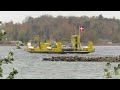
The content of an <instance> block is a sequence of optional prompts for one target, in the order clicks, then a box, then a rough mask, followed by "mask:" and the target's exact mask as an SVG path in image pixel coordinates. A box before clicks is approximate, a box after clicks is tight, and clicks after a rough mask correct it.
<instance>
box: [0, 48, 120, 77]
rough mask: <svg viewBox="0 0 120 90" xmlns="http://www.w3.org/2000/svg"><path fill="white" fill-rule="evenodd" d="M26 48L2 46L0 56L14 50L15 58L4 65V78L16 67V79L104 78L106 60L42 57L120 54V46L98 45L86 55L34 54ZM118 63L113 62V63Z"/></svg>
mask: <svg viewBox="0 0 120 90" xmlns="http://www.w3.org/2000/svg"><path fill="white" fill-rule="evenodd" d="M24 49H25V47H22V49H20V50H18V49H16V47H14V46H0V58H4V57H5V56H7V55H8V52H9V51H13V52H14V59H15V61H14V62H13V64H12V65H11V64H10V65H3V68H4V74H3V75H4V77H3V78H5V77H6V76H8V74H9V72H10V71H12V68H13V67H14V68H15V69H17V70H18V72H19V73H18V74H17V75H16V76H15V79H104V68H105V64H106V62H61V61H59V62H51V61H42V59H43V58H45V57H51V56H73V55H78V56H103V55H120V46H96V47H95V49H96V51H95V52H94V53H90V54H84V55H83V54H64V55H60V54H37V53H35V54H33V53H28V52H25V51H24ZM117 64H118V63H113V65H117ZM119 77H120V76H119ZM115 78H116V77H115Z"/></svg>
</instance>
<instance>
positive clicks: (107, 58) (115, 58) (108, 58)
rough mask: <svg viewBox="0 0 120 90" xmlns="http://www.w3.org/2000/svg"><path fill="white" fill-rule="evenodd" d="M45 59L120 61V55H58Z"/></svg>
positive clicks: (44, 59) (45, 59)
mask: <svg viewBox="0 0 120 90" xmlns="http://www.w3.org/2000/svg"><path fill="white" fill-rule="evenodd" d="M43 61H69V62H70V61H74V62H75V61H81V62H88V61H89V62H120V55H119V56H101V57H98V56H94V57H93V56H92V57H90V56H88V57H78V56H58V57H51V58H43Z"/></svg>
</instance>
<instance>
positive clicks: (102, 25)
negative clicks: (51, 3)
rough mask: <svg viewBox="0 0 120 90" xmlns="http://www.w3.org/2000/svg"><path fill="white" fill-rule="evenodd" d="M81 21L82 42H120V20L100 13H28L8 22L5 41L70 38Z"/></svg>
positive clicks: (68, 39)
mask: <svg viewBox="0 0 120 90" xmlns="http://www.w3.org/2000/svg"><path fill="white" fill-rule="evenodd" d="M79 25H83V26H84V28H85V30H84V31H83V32H81V42H83V43H87V42H88V41H93V42H94V43H102V42H113V43H119V42H120V20H119V19H115V18H114V17H113V18H105V17H103V16H102V15H99V16H92V17H88V16H80V17H75V16H69V17H65V16H57V17H53V16H51V15H43V16H40V17H37V18H33V17H31V16H30V17H26V18H25V20H24V21H23V22H22V23H15V24H14V23H13V22H12V21H11V22H7V23H4V27H3V29H4V30H6V32H7V35H6V36H5V37H4V39H3V41H4V42H5V41H6V42H7V41H11V40H19V41H22V42H24V43H27V42H28V41H29V40H34V41H35V42H38V41H39V38H40V40H43V41H44V42H45V41H53V40H55V41H61V42H70V40H71V39H70V38H71V35H72V34H75V32H76V33H78V31H79Z"/></svg>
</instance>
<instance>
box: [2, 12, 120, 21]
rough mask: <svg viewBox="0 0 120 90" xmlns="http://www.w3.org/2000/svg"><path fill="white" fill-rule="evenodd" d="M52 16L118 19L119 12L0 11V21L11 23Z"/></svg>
mask: <svg viewBox="0 0 120 90" xmlns="http://www.w3.org/2000/svg"><path fill="white" fill-rule="evenodd" d="M45 14H48V15H52V16H58V15H62V16H83V15H86V16H89V17H91V16H98V15H100V14H102V15H103V16H104V17H107V18H113V17H115V18H116V19H120V11H0V21H3V22H9V21H13V22H14V23H16V22H20V23H21V22H22V21H23V20H24V19H25V17H27V16H32V17H39V16H41V15H45Z"/></svg>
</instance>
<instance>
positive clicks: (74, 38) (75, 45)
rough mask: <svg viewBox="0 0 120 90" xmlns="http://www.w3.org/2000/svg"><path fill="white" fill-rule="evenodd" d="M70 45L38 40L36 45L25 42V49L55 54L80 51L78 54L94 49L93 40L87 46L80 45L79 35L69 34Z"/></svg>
mask: <svg viewBox="0 0 120 90" xmlns="http://www.w3.org/2000/svg"><path fill="white" fill-rule="evenodd" d="M71 45H72V46H67V45H62V43H61V42H56V43H54V44H53V43H43V42H40V43H39V45H38V46H37V47H36V46H34V45H32V44H31V42H29V43H28V44H27V48H26V51H27V52H30V53H57V54H69V53H70V54H73V53H80V54H87V53H93V52H94V51H95V49H94V47H93V42H92V41H89V42H88V46H86V47H82V46H81V42H80V35H71Z"/></svg>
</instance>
